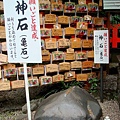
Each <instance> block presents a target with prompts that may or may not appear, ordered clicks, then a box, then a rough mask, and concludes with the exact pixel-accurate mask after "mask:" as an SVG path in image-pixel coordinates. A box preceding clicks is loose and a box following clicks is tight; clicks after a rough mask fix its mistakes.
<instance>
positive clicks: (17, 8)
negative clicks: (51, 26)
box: [3, 0, 42, 120]
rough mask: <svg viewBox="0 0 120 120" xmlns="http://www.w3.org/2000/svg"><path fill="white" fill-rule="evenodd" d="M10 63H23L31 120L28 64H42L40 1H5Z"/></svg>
mask: <svg viewBox="0 0 120 120" xmlns="http://www.w3.org/2000/svg"><path fill="white" fill-rule="evenodd" d="M3 3H4V14H5V29H6V41H7V53H8V62H9V63H23V65H24V78H25V88H26V100H27V107H28V119H29V120H31V110H30V100H29V87H28V77H27V63H42V55H41V41H40V23H39V4H38V0H3Z"/></svg>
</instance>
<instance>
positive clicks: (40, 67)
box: [33, 65, 44, 75]
mask: <svg viewBox="0 0 120 120" xmlns="http://www.w3.org/2000/svg"><path fill="white" fill-rule="evenodd" d="M39 74H44V65H37V66H34V67H33V75H39Z"/></svg>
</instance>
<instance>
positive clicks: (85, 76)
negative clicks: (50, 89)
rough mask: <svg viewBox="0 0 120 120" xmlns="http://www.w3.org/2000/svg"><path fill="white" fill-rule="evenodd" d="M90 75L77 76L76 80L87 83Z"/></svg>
mask: <svg viewBox="0 0 120 120" xmlns="http://www.w3.org/2000/svg"><path fill="white" fill-rule="evenodd" d="M87 79H88V75H87V74H77V75H76V80H77V81H87Z"/></svg>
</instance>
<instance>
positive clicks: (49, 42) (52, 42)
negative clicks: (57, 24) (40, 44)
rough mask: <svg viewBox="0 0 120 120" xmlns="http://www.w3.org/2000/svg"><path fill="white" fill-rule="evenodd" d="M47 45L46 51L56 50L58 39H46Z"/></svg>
mask: <svg viewBox="0 0 120 120" xmlns="http://www.w3.org/2000/svg"><path fill="white" fill-rule="evenodd" d="M45 45H46V49H56V48H57V42H56V38H47V39H45Z"/></svg>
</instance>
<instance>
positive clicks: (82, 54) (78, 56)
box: [76, 52, 87, 60]
mask: <svg viewBox="0 0 120 120" xmlns="http://www.w3.org/2000/svg"><path fill="white" fill-rule="evenodd" d="M81 59H87V53H86V52H77V53H76V60H81Z"/></svg>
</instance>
